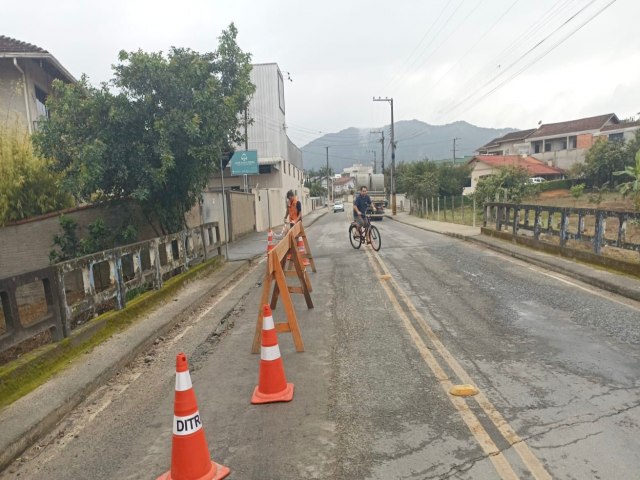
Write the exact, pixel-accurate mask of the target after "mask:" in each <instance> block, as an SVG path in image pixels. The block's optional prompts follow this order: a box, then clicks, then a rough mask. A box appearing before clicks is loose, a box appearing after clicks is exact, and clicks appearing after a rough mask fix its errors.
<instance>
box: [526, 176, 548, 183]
mask: <svg viewBox="0 0 640 480" xmlns="http://www.w3.org/2000/svg"><path fill="white" fill-rule="evenodd" d="M544 182H545V179H544V178H542V177H531V178H530V179H529V183H544Z"/></svg>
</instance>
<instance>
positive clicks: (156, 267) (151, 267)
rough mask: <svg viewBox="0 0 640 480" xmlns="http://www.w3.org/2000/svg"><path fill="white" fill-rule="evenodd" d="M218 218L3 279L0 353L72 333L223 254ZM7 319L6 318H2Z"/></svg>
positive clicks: (1, 284)
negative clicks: (44, 336) (139, 292)
mask: <svg viewBox="0 0 640 480" xmlns="http://www.w3.org/2000/svg"><path fill="white" fill-rule="evenodd" d="M222 245H223V244H222V242H221V240H220V228H219V225H218V222H213V223H206V224H203V225H201V226H200V227H197V228H191V229H187V230H183V231H181V232H179V233H175V234H171V235H166V236H163V237H158V238H154V239H152V240H147V241H144V242H138V243H135V244H131V245H126V246H123V247H117V248H113V249H111V250H105V251H103V252H99V253H95V254H92V255H87V256H84V257H80V258H76V259H73V260H69V261H66V262H61V263H58V264H56V265H53V266H51V267H48V268H45V269H42V270H38V271H36V272H29V273H24V274H21V275H16V276H13V277H10V278H5V279H0V300H1V304H2V310H1V311H0V314H1V315H0V352H4V351H6V350H7V349H9V348H11V347H13V346H15V345H17V344H19V343H21V342H23V341H25V340H28V339H29V338H31V337H33V336H36V335H39V334H41V333H42V332H45V331H50V332H51V333H52V338H53V340H55V341H58V340H61V339H63V338H64V337H68V336H69V335H70V334H71V331H72V329H73V327H74V326H75V325H76V324H78V323H83V321H84V320H86V319H87V318H89V317H91V316H93V315H95V314H97V313H102V312H104V311H107V310H112V309H122V308H124V307H125V305H126V301H127V294H128V293H129V292H132V291H134V290H136V289H143V290H146V289H148V288H155V289H159V288H161V287H162V284H163V281H164V280H165V279H166V278H169V277H171V276H173V275H175V274H178V273H181V272H183V271H186V270H188V269H189V267H190V266H191V265H194V264H198V263H201V262H202V261H204V260H206V259H208V258H211V257H213V256H221V255H222ZM2 320H4V321H2Z"/></svg>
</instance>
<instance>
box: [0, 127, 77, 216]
mask: <svg viewBox="0 0 640 480" xmlns="http://www.w3.org/2000/svg"><path fill="white" fill-rule="evenodd" d="M49 163H50V162H48V161H47V160H46V159H44V158H41V157H38V156H36V155H35V154H34V152H33V148H32V145H31V141H30V139H29V136H28V134H27V133H26V132H22V131H21V130H19V129H18V128H9V127H6V126H0V225H5V224H6V223H8V222H12V221H16V220H22V219H25V218H29V217H33V216H35V215H42V214H44V213H48V212H53V211H56V210H60V209H63V208H67V207H71V206H73V198H72V197H71V196H69V195H68V194H66V193H64V192H63V191H61V190H60V188H59V185H60V182H61V175H59V174H53V173H51V172H50V171H49V168H48V167H49Z"/></svg>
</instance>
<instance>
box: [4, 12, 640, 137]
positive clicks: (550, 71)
mask: <svg viewBox="0 0 640 480" xmlns="http://www.w3.org/2000/svg"><path fill="white" fill-rule="evenodd" d="M639 18H640V2H638V1H637V0H397V1H395V2H389V1H385V2H383V1H379V0H367V1H361V0H349V1H345V0H343V1H335V0H324V1H323V2H307V1H301V0H281V1H276V0H262V1H259V0H253V1H248V0H182V1H180V2H177V1H171V2H169V1H164V0H154V1H150V0H110V1H108V2H93V1H86V0H84V1H82V0H58V1H57V2H52V1H50V0H47V1H44V0H32V1H30V2H15V1H14V2H3V6H2V14H1V15H0V27H1V28H0V34H2V35H7V36H9V37H13V38H16V39H18V40H22V41H25V42H29V43H33V44H35V45H38V46H40V47H42V48H44V49H46V50H48V51H49V52H50V53H52V54H53V55H54V56H55V57H56V58H57V59H58V60H59V61H60V62H61V63H62V64H63V65H64V66H65V67H66V68H67V70H69V71H70V72H71V73H72V74H73V75H74V76H76V77H77V78H79V77H80V75H81V74H83V73H85V74H87V75H88V76H89V79H90V81H91V83H94V84H96V85H97V84H98V83H99V82H102V81H105V80H108V79H110V78H111V77H112V71H111V65H112V64H113V63H115V62H116V60H117V54H118V52H119V51H120V50H122V49H124V50H137V49H143V50H146V51H165V52H166V51H167V49H168V48H169V47H170V46H177V47H189V48H191V49H193V50H196V51H200V52H205V51H212V50H214V49H215V48H216V46H217V38H218V36H219V35H220V32H221V31H222V30H223V29H224V28H226V27H227V26H228V25H229V24H230V23H231V22H234V23H235V25H236V27H237V28H238V30H239V34H238V43H239V44H240V47H241V48H242V49H243V50H245V51H248V52H250V53H251V54H252V56H253V58H252V61H253V62H254V63H269V62H276V63H278V64H279V66H280V69H281V70H282V71H283V72H287V73H285V77H286V76H287V75H288V76H289V77H290V78H291V82H287V83H286V89H287V90H286V102H287V124H288V132H289V136H290V138H291V139H292V140H293V141H294V142H295V143H296V144H297V145H298V146H301V147H302V146H304V145H305V144H307V143H308V142H309V141H311V140H313V139H314V138H317V137H319V136H321V135H322V134H325V133H332V132H337V131H340V130H342V129H345V128H348V127H359V128H367V129H368V128H372V127H380V126H382V125H385V124H389V123H390V108H389V105H388V104H387V103H384V102H373V101H372V98H373V97H374V96H375V97H389V98H391V97H392V98H393V99H394V113H395V120H396V121H398V120H411V119H418V120H422V121H424V122H427V123H430V124H445V123H450V122H453V121H456V120H466V121H468V122H470V123H472V124H474V125H478V126H482V127H513V128H521V129H526V128H533V127H535V126H537V124H538V122H539V121H542V122H543V123H553V122H558V121H563V120H571V119H575V118H581V117H585V116H591V115H599V114H603V113H609V112H614V113H616V114H617V115H618V116H619V117H620V118H627V117H632V116H633V117H637V116H638V114H639V112H640V33H639V32H638V19H639Z"/></svg>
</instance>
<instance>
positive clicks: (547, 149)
mask: <svg viewBox="0 0 640 480" xmlns="http://www.w3.org/2000/svg"><path fill="white" fill-rule="evenodd" d="M544 151H545V152H550V151H551V142H544Z"/></svg>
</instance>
